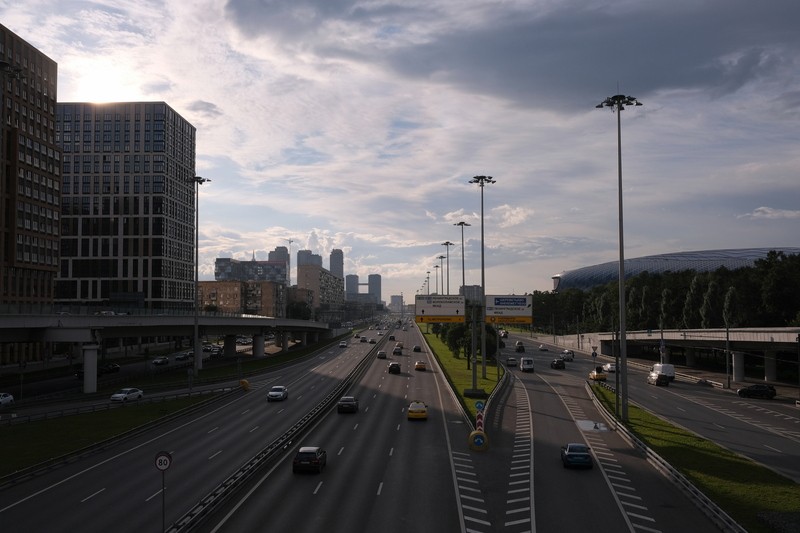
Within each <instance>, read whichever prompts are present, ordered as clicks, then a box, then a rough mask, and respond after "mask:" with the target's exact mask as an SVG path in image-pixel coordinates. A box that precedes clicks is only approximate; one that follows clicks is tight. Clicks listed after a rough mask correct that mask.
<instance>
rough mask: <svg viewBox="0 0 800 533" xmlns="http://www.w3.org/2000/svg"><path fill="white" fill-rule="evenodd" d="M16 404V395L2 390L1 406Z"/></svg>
mask: <svg viewBox="0 0 800 533" xmlns="http://www.w3.org/2000/svg"><path fill="white" fill-rule="evenodd" d="M6 405H14V396H13V395H12V394H9V393H7V392H0V407H5V406H6Z"/></svg>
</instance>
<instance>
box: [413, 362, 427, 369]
mask: <svg viewBox="0 0 800 533" xmlns="http://www.w3.org/2000/svg"><path fill="white" fill-rule="evenodd" d="M427 369H428V366H427V365H426V364H425V361H417V362H416V363H414V370H422V371H425V370H427Z"/></svg>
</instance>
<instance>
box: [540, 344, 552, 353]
mask: <svg viewBox="0 0 800 533" xmlns="http://www.w3.org/2000/svg"><path fill="white" fill-rule="evenodd" d="M539 351H540V352H549V351H550V350H549V349H548V348H547V346H545V345H544V344H540V345H539Z"/></svg>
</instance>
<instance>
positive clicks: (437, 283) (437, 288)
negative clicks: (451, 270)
mask: <svg viewBox="0 0 800 533" xmlns="http://www.w3.org/2000/svg"><path fill="white" fill-rule="evenodd" d="M433 268H434V269H436V272H434V273H433V277H434V278H436V292H435V293H434V294H439V265H433Z"/></svg>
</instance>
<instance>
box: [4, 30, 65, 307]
mask: <svg viewBox="0 0 800 533" xmlns="http://www.w3.org/2000/svg"><path fill="white" fill-rule="evenodd" d="M57 76H58V66H57V64H56V62H55V61H53V60H52V59H50V58H49V57H47V56H46V55H44V54H42V53H41V52H39V51H38V50H37V49H36V48H34V47H33V46H31V45H30V44H28V43H27V42H26V41H24V40H23V39H22V38H20V37H19V36H18V35H16V34H15V33H14V32H12V31H10V30H9V29H8V28H6V27H5V26H2V25H0V81H2V83H1V84H0V94H1V95H2V102H0V104H2V105H0V213H2V216H0V304H12V305H16V304H33V303H36V304H51V303H52V302H53V286H54V279H55V276H56V272H57V271H58V257H59V246H60V241H59V230H60V227H59V209H60V204H61V177H60V173H61V154H60V152H59V149H58V145H57V141H56V127H55V118H56V103H57V101H56V81H57Z"/></svg>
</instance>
